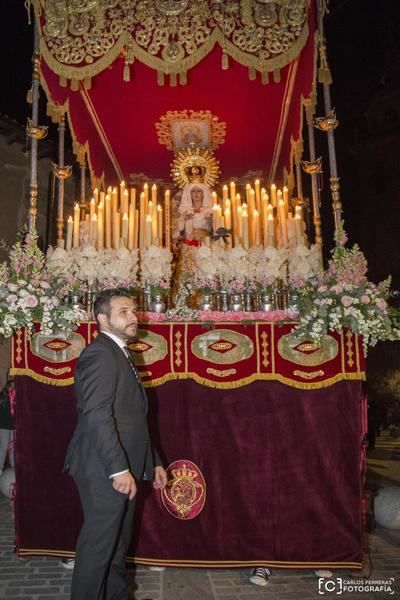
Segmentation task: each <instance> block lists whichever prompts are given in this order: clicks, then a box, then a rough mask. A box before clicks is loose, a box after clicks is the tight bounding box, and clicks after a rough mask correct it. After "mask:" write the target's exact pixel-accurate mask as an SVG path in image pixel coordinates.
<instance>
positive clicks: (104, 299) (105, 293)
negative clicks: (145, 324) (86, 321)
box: [93, 288, 131, 321]
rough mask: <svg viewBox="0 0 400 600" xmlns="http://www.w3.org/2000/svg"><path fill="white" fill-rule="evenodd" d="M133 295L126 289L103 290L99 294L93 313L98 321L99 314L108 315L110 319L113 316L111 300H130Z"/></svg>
mask: <svg viewBox="0 0 400 600" xmlns="http://www.w3.org/2000/svg"><path fill="white" fill-rule="evenodd" d="M130 297H131V295H130V293H129V290H127V289H126V288H114V289H109V290H102V291H101V292H99V294H97V296H96V300H95V301H94V307H93V312H94V316H95V318H96V321H98V316H99V314H102V315H106V316H107V317H108V318H110V316H111V304H110V303H111V300H112V299H113V298H130Z"/></svg>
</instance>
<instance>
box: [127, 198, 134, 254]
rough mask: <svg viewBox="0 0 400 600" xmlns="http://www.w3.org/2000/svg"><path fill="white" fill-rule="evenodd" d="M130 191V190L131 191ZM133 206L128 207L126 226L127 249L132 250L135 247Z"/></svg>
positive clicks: (132, 204)
mask: <svg viewBox="0 0 400 600" xmlns="http://www.w3.org/2000/svg"><path fill="white" fill-rule="evenodd" d="M131 191H132V190H131ZM131 198H132V195H131ZM135 212H136V211H135V204H134V203H133V202H131V204H130V206H129V225H128V248H129V250H133V248H134V247H135Z"/></svg>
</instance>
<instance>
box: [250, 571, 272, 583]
mask: <svg viewBox="0 0 400 600" xmlns="http://www.w3.org/2000/svg"><path fill="white" fill-rule="evenodd" d="M270 575H271V571H270V570H269V569H266V568H265V567H256V568H255V569H252V570H251V573H250V578H249V580H250V583H254V585H261V586H263V587H265V586H266V585H268V584H269V576H270Z"/></svg>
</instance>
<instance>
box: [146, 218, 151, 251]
mask: <svg viewBox="0 0 400 600" xmlns="http://www.w3.org/2000/svg"><path fill="white" fill-rule="evenodd" d="M151 220H152V219H151V215H147V216H146V231H145V246H146V248H148V247H149V246H151Z"/></svg>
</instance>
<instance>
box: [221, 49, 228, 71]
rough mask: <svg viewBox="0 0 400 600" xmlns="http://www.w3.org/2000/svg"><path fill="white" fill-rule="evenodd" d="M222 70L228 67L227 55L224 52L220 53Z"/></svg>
mask: <svg viewBox="0 0 400 600" xmlns="http://www.w3.org/2000/svg"><path fill="white" fill-rule="evenodd" d="M221 66H222V70H223V71H227V70H228V69H229V56H228V55H227V53H226V52H223V53H222V64H221Z"/></svg>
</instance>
